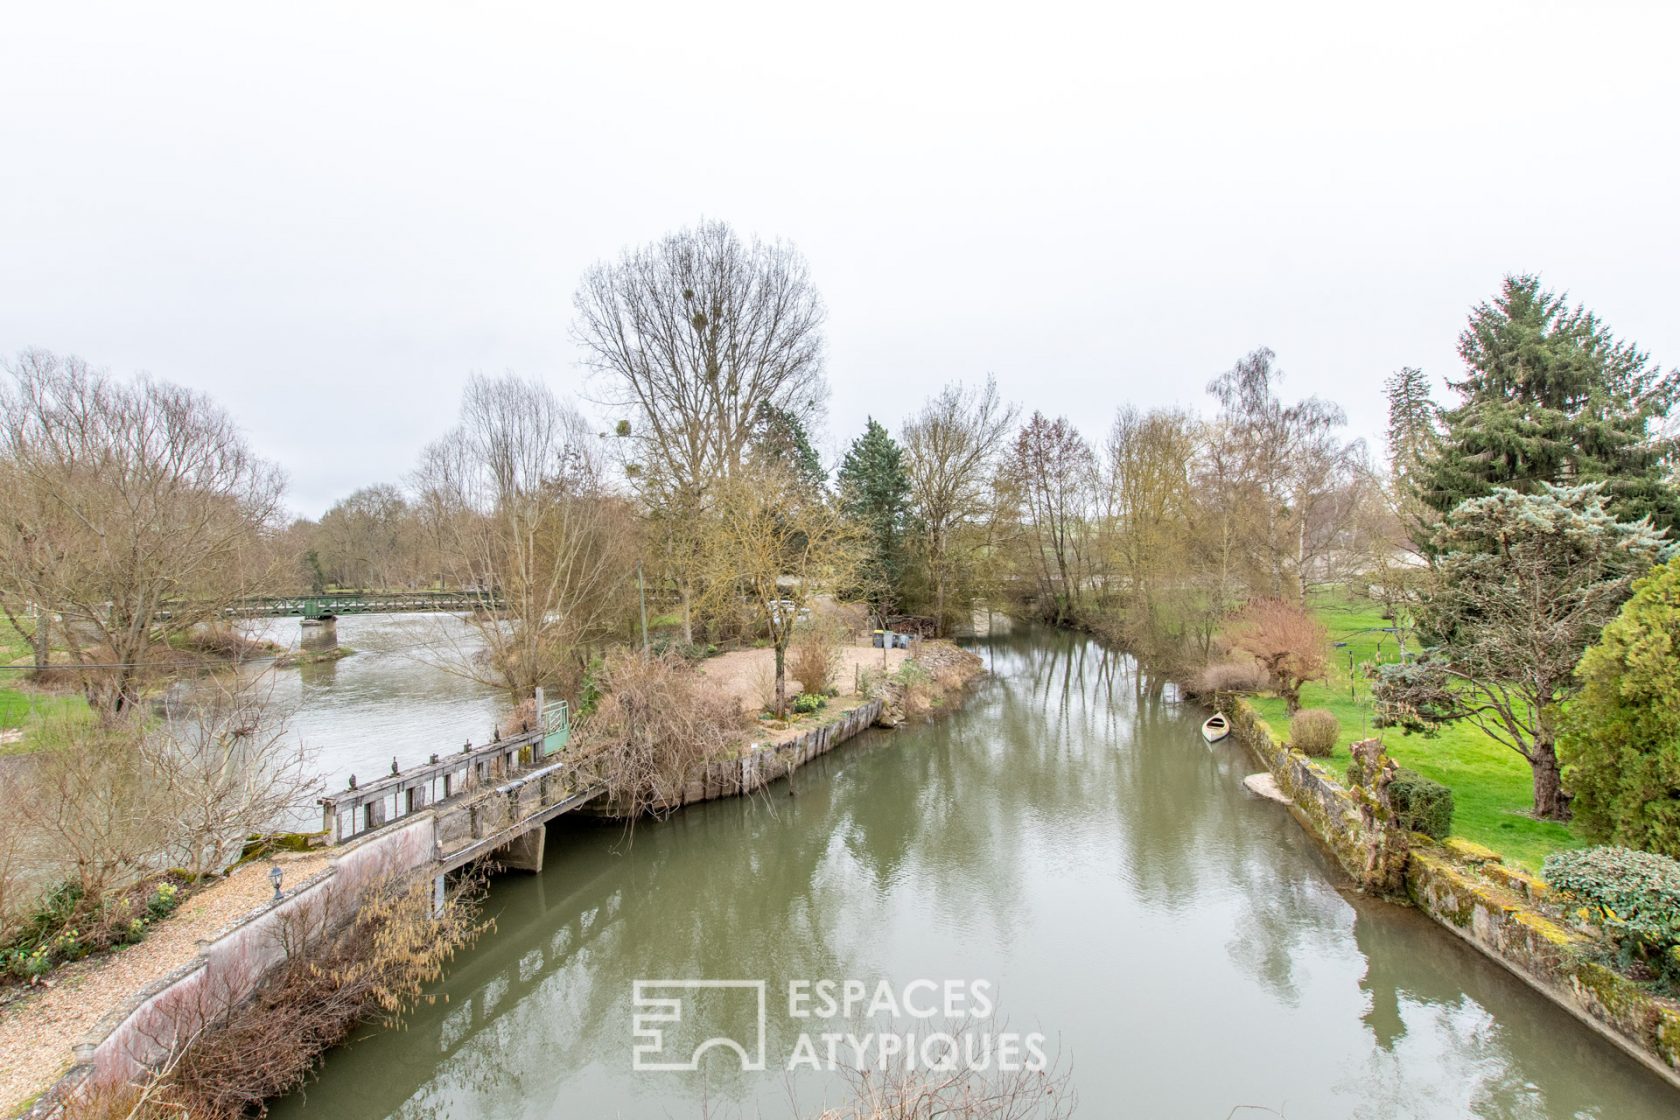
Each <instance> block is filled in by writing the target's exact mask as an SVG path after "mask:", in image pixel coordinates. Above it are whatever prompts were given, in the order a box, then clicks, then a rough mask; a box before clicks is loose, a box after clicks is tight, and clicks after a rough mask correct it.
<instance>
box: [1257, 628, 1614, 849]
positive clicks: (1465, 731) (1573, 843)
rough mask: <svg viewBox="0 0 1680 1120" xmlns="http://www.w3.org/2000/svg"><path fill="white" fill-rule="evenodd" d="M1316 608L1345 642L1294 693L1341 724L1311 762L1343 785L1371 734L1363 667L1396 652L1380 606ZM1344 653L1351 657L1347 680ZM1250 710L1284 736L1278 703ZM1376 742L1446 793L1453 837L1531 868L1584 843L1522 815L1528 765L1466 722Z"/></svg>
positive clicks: (1529, 789)
mask: <svg viewBox="0 0 1680 1120" xmlns="http://www.w3.org/2000/svg"><path fill="white" fill-rule="evenodd" d="M1317 605H1318V609H1319V614H1320V617H1322V618H1323V619H1324V623H1325V625H1326V626H1327V627H1328V628H1329V630H1330V640H1331V641H1334V642H1346V643H1347V647H1346V648H1344V649H1337V650H1334V651H1333V656H1332V661H1331V664H1332V669H1331V676H1330V679H1329V680H1327V681H1326V682H1324V683H1323V684H1309V685H1307V686H1306V687H1305V688H1303V689H1302V690H1301V706H1302V707H1305V708H1328V709H1329V710H1330V711H1332V712H1334V713H1335V715H1336V718H1337V720H1338V721H1340V723H1341V725H1342V738H1341V741H1340V742H1338V743H1337V744H1336V749H1335V751H1333V752H1332V753H1331V756H1330V757H1329V758H1327V759H1315V760H1314V761H1315V762H1317V763H1318V764H1319V765H1320V766H1321V767H1322V768H1323V769H1324V770H1325V772H1326V773H1328V774H1329V775H1330V776H1331V777H1333V778H1335V780H1336V781H1338V782H1341V783H1342V784H1344V785H1345V784H1346V783H1347V765H1348V762H1349V754H1348V745H1349V744H1350V743H1352V742H1354V741H1355V740H1357V739H1360V738H1363V737H1366V736H1369V735H1371V734H1375V733H1376V728H1375V727H1374V725H1373V722H1372V717H1371V691H1370V682H1369V681H1367V680H1366V679H1365V666H1366V665H1370V664H1376V663H1379V662H1381V663H1385V664H1386V663H1392V662H1394V661H1396V660H1398V658H1399V651H1398V648H1397V647H1396V645H1395V640H1394V635H1392V634H1385V633H1381V632H1380V631H1381V630H1382V628H1383V627H1385V626H1388V625H1389V623H1388V622H1387V621H1386V620H1384V618H1383V617H1382V612H1381V608H1380V607H1377V606H1375V605H1374V604H1371V603H1364V602H1357V601H1354V602H1350V601H1347V600H1342V599H1326V600H1322V601H1320V602H1319V603H1318V604H1317ZM1379 643H1380V646H1379ZM1349 653H1351V654H1352V655H1353V672H1352V674H1351V675H1350V674H1349V672H1348V655H1349ZM1254 706H1255V708H1256V710H1258V711H1259V713H1260V715H1261V716H1262V717H1264V719H1265V720H1266V722H1267V723H1269V724H1271V726H1272V729H1273V731H1274V733H1275V734H1277V735H1278V737H1279V738H1287V737H1288V731H1289V719H1288V717H1287V716H1286V715H1285V714H1284V703H1283V701H1282V700H1281V699H1278V698H1277V697H1275V696H1263V697H1257V698H1255V700H1254ZM1382 737H1383V745H1384V746H1385V747H1386V748H1387V750H1388V753H1389V754H1390V755H1391V756H1392V757H1393V758H1394V760H1395V761H1396V762H1398V763H1399V764H1400V765H1401V766H1406V767H1409V768H1411V769H1413V770H1416V771H1417V772H1418V773H1420V774H1422V775H1423V776H1424V777H1426V778H1433V779H1434V780H1435V781H1437V782H1440V783H1441V784H1443V785H1445V786H1448V787H1450V788H1451V789H1452V791H1453V834H1454V835H1456V836H1462V837H1464V838H1465V839H1466V840H1472V841H1474V842H1476V843H1478V844H1483V845H1485V846H1487V847H1489V848H1492V849H1493V850H1494V851H1496V852H1499V853H1500V854H1501V855H1503V856H1504V857H1505V858H1506V859H1507V860H1508V861H1510V862H1512V863H1516V864H1519V865H1521V866H1523V867H1526V868H1528V869H1530V870H1534V871H1537V870H1539V868H1540V863H1541V861H1542V860H1544V859H1545V858H1546V855H1547V854H1548V853H1550V852H1554V851H1557V850H1559V849H1562V848H1579V847H1582V846H1584V845H1585V843H1586V841H1585V840H1584V839H1582V838H1581V837H1580V836H1578V835H1576V833H1575V832H1574V831H1573V830H1572V829H1571V828H1570V826H1569V825H1567V824H1561V823H1559V822H1557V821H1541V820H1536V819H1534V817H1532V816H1530V815H1529V811H1530V809H1531V808H1532V806H1533V804H1534V787H1533V778H1532V775H1531V772H1530V770H1529V767H1528V763H1527V762H1526V761H1525V760H1524V759H1523V758H1522V756H1521V755H1519V754H1517V752H1516V751H1513V750H1512V749H1511V748H1509V747H1507V746H1504V745H1503V744H1501V743H1497V742H1495V741H1494V740H1493V739H1490V738H1489V737H1488V736H1486V735H1484V734H1483V733H1482V732H1481V731H1480V730H1478V729H1477V728H1476V727H1474V726H1473V725H1471V724H1468V723H1459V724H1454V725H1452V726H1449V727H1447V728H1444V729H1443V730H1442V731H1441V733H1440V734H1439V735H1438V736H1436V737H1435V738H1433V739H1431V738H1425V737H1424V736H1422V735H1414V734H1411V733H1408V732H1403V731H1401V730H1399V729H1398V728H1392V727H1391V728H1385V729H1383V731H1382Z"/></svg>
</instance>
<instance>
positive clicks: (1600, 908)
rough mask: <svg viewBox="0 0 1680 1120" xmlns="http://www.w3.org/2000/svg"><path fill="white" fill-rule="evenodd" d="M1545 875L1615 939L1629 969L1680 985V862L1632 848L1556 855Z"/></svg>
mask: <svg viewBox="0 0 1680 1120" xmlns="http://www.w3.org/2000/svg"><path fill="white" fill-rule="evenodd" d="M1540 873H1541V875H1542V876H1543V877H1544V878H1545V880H1546V882H1547V883H1549V884H1550V885H1551V887H1552V889H1554V890H1557V891H1560V892H1562V893H1563V894H1565V895H1566V896H1568V897H1570V898H1572V899H1574V900H1575V901H1576V902H1579V903H1580V904H1581V909H1580V911H1579V913H1580V914H1581V916H1582V917H1584V918H1586V919H1588V920H1589V921H1593V922H1597V923H1598V924H1600V925H1602V926H1603V927H1604V928H1605V929H1606V930H1607V931H1608V932H1609V934H1610V936H1611V937H1612V938H1613V939H1614V942H1615V944H1616V947H1617V949H1618V950H1619V953H1620V956H1621V963H1622V965H1623V967H1626V966H1628V965H1629V964H1631V963H1632V962H1634V961H1636V960H1637V961H1640V962H1643V963H1645V964H1646V965H1649V966H1650V967H1652V968H1654V969H1656V970H1657V971H1658V972H1659V973H1661V974H1662V975H1663V976H1665V977H1666V978H1667V979H1668V980H1669V981H1670V983H1673V982H1674V981H1676V980H1680V862H1676V861H1674V860H1672V859H1669V858H1668V857H1667V856H1659V855H1654V854H1652V853H1650V852H1636V851H1633V850H1632V849H1630V848H1615V847H1603V848H1582V849H1579V850H1577V851H1571V852H1553V853H1552V854H1551V855H1549V856H1547V857H1546V862H1545V864H1544V865H1542V867H1541V871H1540Z"/></svg>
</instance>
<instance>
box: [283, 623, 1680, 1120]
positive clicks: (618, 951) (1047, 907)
mask: <svg viewBox="0 0 1680 1120" xmlns="http://www.w3.org/2000/svg"><path fill="white" fill-rule="evenodd" d="M992 653H993V654H994V656H995V665H996V670H997V677H996V678H995V679H994V680H992V681H990V682H988V683H986V684H985V685H983V686H982V687H981V689H980V691H979V692H978V693H977V695H976V696H975V697H974V699H973V700H972V702H971V703H970V704H969V705H968V707H967V708H966V709H965V710H964V711H963V712H962V713H960V714H958V715H956V716H954V717H952V718H950V719H947V720H945V721H943V722H940V723H937V724H934V725H931V726H926V727H915V728H908V729H904V730H901V731H898V732H895V733H871V734H869V735H868V736H866V737H864V738H863V739H861V740H859V741H858V742H856V743H854V744H852V745H849V746H847V747H846V748H844V749H842V750H841V751H839V752H836V753H835V754H832V755H829V756H827V757H826V758H824V759H820V760H818V761H817V762H816V763H814V764H813V765H812V766H811V767H809V768H807V769H806V770H804V771H802V772H801V774H800V779H799V783H798V787H799V788H798V796H797V797H796V798H790V797H788V796H787V794H786V791H785V789H782V788H777V789H774V790H773V791H772V792H771V793H770V794H769V795H768V796H764V797H758V798H752V799H747V800H740V801H728V802H717V803H714V804H711V805H708V806H704V807H700V808H697V809H694V810H690V811H688V812H685V813H682V814H678V815H677V816H675V817H673V818H672V819H671V820H669V821H666V822H663V823H659V824H644V825H642V826H640V827H639V828H638V829H637V830H636V832H635V834H634V837H633V843H629V844H626V843H625V838H624V836H623V834H622V833H621V832H620V831H619V830H617V829H613V828H583V827H581V826H576V825H574V826H571V827H564V828H561V829H558V830H556V832H555V833H554V834H552V835H551V836H550V842H549V848H548V853H547V864H546V867H545V871H544V874H543V875H542V876H540V877H521V876H510V877H507V878H504V879H501V880H499V881H498V883H497V887H496V891H495V894H494V896H493V898H492V909H493V911H494V912H495V916H496V923H497V924H496V929H495V931H494V932H493V933H491V934H490V935H488V936H487V937H486V939H485V940H484V941H483V942H482V943H481V944H480V946H479V947H478V948H477V949H475V950H474V951H473V952H471V953H469V954H467V955H466V956H464V957H462V958H461V959H460V960H458V961H457V962H455V965H454V967H453V968H452V969H451V974H450V976H449V977H448V979H447V980H446V982H445V984H444V986H443V989H442V993H443V994H444V995H446V996H447V1002H444V1001H440V1002H439V1003H437V1004H436V1005H434V1006H431V1007H425V1008H422V1009H420V1010H419V1011H418V1012H417V1013H416V1014H415V1016H414V1017H413V1020H412V1022H411V1024H410V1026H409V1027H408V1029H405V1030H402V1031H387V1032H377V1033H374V1034H372V1035H371V1036H370V1037H368V1038H366V1039H365V1040H363V1041H361V1042H358V1043H357V1044H356V1045H354V1046H352V1047H350V1048H348V1049H345V1050H342V1051H339V1052H338V1053H336V1054H334V1055H333V1056H332V1057H331V1059H330V1060H329V1061H328V1062H327V1064H326V1066H325V1068H324V1070H323V1071H322V1076H321V1080H320V1082H319V1083H318V1084H316V1085H314V1086H312V1087H311V1088H310V1090H309V1092H308V1095H307V1097H305V1098H302V1099H299V1100H291V1101H287V1102H283V1103H282V1105H281V1107H280V1108H279V1109H278V1110H277V1113H276V1115H277V1116H278V1117H280V1118H281V1120H298V1118H299V1117H304V1118H309V1117H316V1116H319V1117H334V1118H336V1117H358V1118H360V1117H366V1118H368V1120H379V1118H382V1117H401V1118H403V1120H446V1118H448V1120H453V1118H457V1117H475V1118H476V1117H485V1118H498V1120H500V1118H508V1120H513V1118H519V1120H549V1118H554V1117H619V1116H622V1117H638V1118H639V1117H665V1116H672V1117H699V1116H701V1115H702V1114H703V1112H705V1111H707V1109H708V1108H709V1113H710V1115H711V1116H713V1117H720V1118H723V1117H752V1116H759V1115H762V1116H767V1117H770V1116H774V1117H782V1116H788V1115H790V1109H789V1108H788V1105H787V1097H788V1093H789V1090H790V1084H789V1081H788V1078H787V1075H786V1074H785V1073H781V1072H775V1070H776V1068H777V1065H778V1061H777V1059H778V1058H780V1059H785V1057H786V1055H787V1054H788V1053H790V1052H791V1047H792V1043H793V1039H794V1036H795V1035H796V1033H797V1031H798V1030H799V1029H801V1028H802V1027H803V1026H804V1024H799V1023H796V1022H794V1021H792V1020H789V1019H787V1018H786V1017H785V1016H783V1015H780V1014H778V1013H776V1008H777V1007H778V1004H779V1000H778V998H777V994H776V993H778V992H779V991H783V990H785V984H786V982H787V981H788V980H793V979H815V978H821V977H833V978H846V977H857V978H860V979H863V980H865V981H867V982H870V983H873V982H875V981H877V980H880V979H887V980H889V981H891V982H892V983H894V984H895V985H899V986H902V985H904V984H905V983H907V982H909V981H910V980H913V979H916V978H919V977H927V978H931V979H934V980H936V981H937V980H945V979H951V978H958V979H960V978H984V979H987V980H990V981H992V982H993V983H994V985H995V986H996V988H997V993H998V997H999V1003H1000V1006H1001V1007H1002V1010H1003V1014H1004V1015H1005V1016H1006V1017H1007V1020H1008V1022H1007V1027H1006V1028H1004V1027H1001V1026H997V1027H996V1028H995V1029H1012V1030H1017V1031H1033V1030H1038V1031H1043V1032H1044V1033H1045V1034H1047V1035H1048V1036H1049V1038H1050V1041H1051V1044H1052V1046H1053V1047H1054V1048H1055V1049H1057V1050H1058V1051H1059V1053H1060V1054H1061V1055H1062V1057H1064V1058H1065V1059H1067V1060H1068V1061H1069V1062H1070V1063H1071V1066H1072V1072H1073V1081H1074V1085H1075V1087H1076V1089H1077V1091H1078V1094H1079V1100H1080V1108H1079V1115H1080V1116H1091V1117H1100V1118H1103V1120H1107V1118H1110V1117H1137V1118H1149V1120H1155V1118H1162V1120H1178V1118H1181V1117H1209V1118H1213V1120H1223V1118H1224V1117H1226V1116H1227V1115H1229V1114H1230V1113H1231V1110H1232V1109H1233V1108H1234V1107H1236V1106H1238V1105H1245V1104H1246V1105H1253V1106H1261V1107H1263V1108H1268V1109H1273V1110H1276V1111H1277V1112H1280V1113H1282V1114H1283V1115H1285V1116H1287V1117H1289V1118H1290V1120H1318V1118H1325V1120H1330V1118H1334V1120H1343V1118H1347V1117H1360V1118H1370V1120H1379V1118H1381V1120H1388V1118H1413V1117H1416V1118H1427V1120H1460V1118H1462V1117H1465V1116H1478V1117H1499V1118H1510V1120H1538V1118H1551V1117H1595V1118H1602V1120H1612V1118H1614V1120H1652V1118H1656V1117H1671V1116H1673V1115H1675V1114H1676V1107H1677V1104H1680V1097H1677V1096H1676V1095H1675V1094H1674V1093H1673V1092H1672V1091H1671V1090H1670V1089H1668V1088H1667V1087H1666V1086H1664V1085H1662V1084H1660V1083H1659V1082H1657V1081H1656V1080H1655V1079H1654V1078H1653V1077H1651V1076H1650V1075H1649V1074H1647V1073H1645V1072H1644V1071H1643V1070H1641V1069H1639V1068H1638V1067H1636V1066H1634V1065H1633V1063H1631V1062H1630V1061H1628V1060H1626V1059H1624V1058H1622V1057H1621V1056H1620V1055H1618V1054H1617V1053H1615V1052H1614V1051H1612V1050H1610V1049H1609V1048H1608V1047H1607V1046H1606V1045H1605V1044H1604V1043H1602V1042H1601V1041H1599V1040H1598V1039H1596V1038H1594V1037H1593V1036H1591V1035H1590V1034H1589V1033H1588V1032H1587V1031H1585V1030H1584V1029H1583V1028H1581V1027H1579V1026H1578V1025H1576V1024H1575V1023H1574V1022H1573V1021H1571V1020H1569V1019H1568V1018H1567V1017H1565V1016H1564V1015H1562V1014H1561V1013H1560V1012H1558V1011H1556V1010H1555V1009H1554V1008H1552V1007H1551V1005H1549V1004H1547V1003H1545V1002H1544V1001H1542V1000H1540V999H1539V998H1538V997H1536V996H1534V995H1533V994H1532V993H1530V992H1528V991H1527V990H1526V989H1524V988H1523V987H1521V986H1520V985H1519V984H1517V983H1516V982H1515V981H1514V980H1513V979H1512V978H1511V977H1510V976H1508V975H1507V974H1505V973H1504V972H1503V971H1501V970H1500V969H1498V968H1497V967H1496V966H1493V965H1492V964H1490V963H1488V962H1486V961H1484V960H1482V959H1481V958H1479V957H1477V956H1476V955H1474V954H1473V953H1472V952H1470V951H1469V950H1468V949H1467V948H1465V947H1464V946H1462V945H1461V944H1459V943H1458V942H1457V941H1455V940H1454V939H1453V938H1451V937H1450V935H1448V934H1446V933H1445V932H1444V931H1442V930H1440V929H1438V928H1437V927H1435V926H1434V925H1433V924H1432V923H1430V922H1428V920H1427V919H1424V918H1422V917H1421V916H1419V915H1418V914H1416V913H1415V912H1413V911H1409V910H1405V909H1401V908H1399V907H1394V906H1390V905H1387V904H1381V903H1375V902H1371V901H1368V900H1365V899H1362V898H1359V897H1357V896H1349V895H1343V894H1342V893H1341V892H1340V891H1339V890H1338V889H1337V887H1336V885H1335V882H1334V881H1333V880H1332V879H1331V877H1330V875H1329V873H1328V871H1327V868H1326V864H1325V859H1324V857H1323V856H1322V855H1321V853H1320V852H1319V851H1318V850H1317V849H1316V848H1315V847H1314V846H1313V844H1312V843H1311V842H1310V841H1309V840H1308V839H1307V837H1306V836H1305V834H1304V833H1303V832H1302V831H1301V829H1300V828H1299V826H1297V825H1296V824H1295V822H1294V821H1293V820H1292V819H1291V818H1290V817H1289V816H1288V814H1287V813H1286V812H1284V811H1283V810H1282V809H1281V808H1280V807H1278V806H1276V805H1273V804H1270V803H1268V802H1264V801H1260V800H1258V799H1255V798H1252V797H1250V796H1247V795H1245V794H1244V793H1243V792H1242V790H1241V787H1240V781H1241V778H1242V777H1243V775H1245V774H1246V773H1248V772H1249V771H1250V770H1251V765H1250V763H1249V762H1248V760H1247V759H1246V758H1245V757H1243V756H1242V754H1241V753H1240V748H1237V747H1235V746H1234V745H1221V746H1220V747H1217V748H1214V749H1212V750H1210V749H1208V748H1206V747H1205V746H1204V745H1203V744H1202V742H1201V740H1200V738H1199V736H1198V735H1197V732H1196V727H1197V722H1198V719H1199V713H1196V712H1194V711H1178V710H1176V709H1174V708H1172V707H1170V706H1166V705H1161V704H1157V703H1154V702H1152V701H1150V700H1148V699H1147V698H1144V699H1141V700H1140V699H1139V698H1138V697H1137V695H1136V694H1135V692H1134V689H1133V681H1132V679H1131V678H1130V676H1129V675H1128V673H1127V666H1126V663H1125V662H1124V661H1123V660H1121V659H1119V658H1114V657H1105V656H1104V655H1103V654H1102V653H1101V651H1100V650H1099V649H1098V648H1097V647H1095V646H1092V645H1090V644H1087V643H1084V642H1082V641H1078V640H1074V639H1063V638H1057V637H1053V636H1052V637H1045V636H1040V637H1038V638H1036V639H1028V640H1018V641H1014V642H1011V643H1008V644H1002V645H1000V646H998V647H997V648H996V649H995V650H993V651H992ZM686 976H693V977H708V978H713V979H726V978H762V979H765V980H767V981H769V983H770V985H771V992H772V996H771V1005H772V1011H773V1013H772V1016H771V1020H770V1053H771V1055H772V1063H771V1065H772V1072H767V1073H763V1074H746V1073H741V1072H739V1071H738V1070H731V1069H728V1068H726V1067H725V1066H724V1065H723V1064H721V1063H718V1064H710V1063H709V1064H708V1065H707V1067H706V1068H705V1070H704V1071H703V1072H701V1073H698V1074H669V1073H658V1074H653V1073H641V1074H637V1073H633V1072H631V1069H630V1045H631V1034H630V990H631V984H632V982H633V981H634V980H636V979H652V978H663V977H686ZM723 1026H724V1027H725V1028H726V1029H728V1030H731V1031H734V1030H737V1029H743V1030H744V1029H747V1028H746V1025H745V1024H742V1023H737V1022H734V1021H732V1020H731V1019H730V1018H728V1017H727V1016H726V1017H725V1021H724V1023H723ZM792 1088H794V1089H796V1090H797V1092H798V1095H799V1100H800V1101H801V1103H802V1105H803V1106H804V1107H803V1109H802V1115H805V1116H810V1115H814V1114H815V1113H816V1112H817V1111H818V1110H819V1109H818V1107H817V1106H818V1105H820V1104H822V1103H825V1102H824V1097H825V1094H826V1095H827V1096H828V1100H827V1102H826V1103H834V1100H833V1094H834V1092H835V1090H836V1083H835V1082H834V1081H833V1080H832V1079H830V1078H828V1077H826V1076H824V1077H815V1076H812V1075H809V1074H802V1075H800V1076H799V1077H798V1078H796V1079H794V1080H793V1083H792ZM1263 1115H1267V1113H1264V1112H1260V1111H1256V1110H1243V1111H1239V1112H1238V1113H1237V1116H1239V1117H1242V1116H1263Z"/></svg>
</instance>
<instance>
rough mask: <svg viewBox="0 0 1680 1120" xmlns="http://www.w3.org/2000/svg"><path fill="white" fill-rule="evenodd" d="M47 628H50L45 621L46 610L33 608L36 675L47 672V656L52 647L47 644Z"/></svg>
mask: <svg viewBox="0 0 1680 1120" xmlns="http://www.w3.org/2000/svg"><path fill="white" fill-rule="evenodd" d="M49 627H50V623H49V622H48V620H47V611H46V608H45V607H41V606H37V607H36V608H35V641H34V646H35V671H36V672H37V673H44V672H46V670H47V660H48V654H49V653H50V652H51V650H52V647H51V646H50V645H49V644H48V641H49V633H50V629H49Z"/></svg>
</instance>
